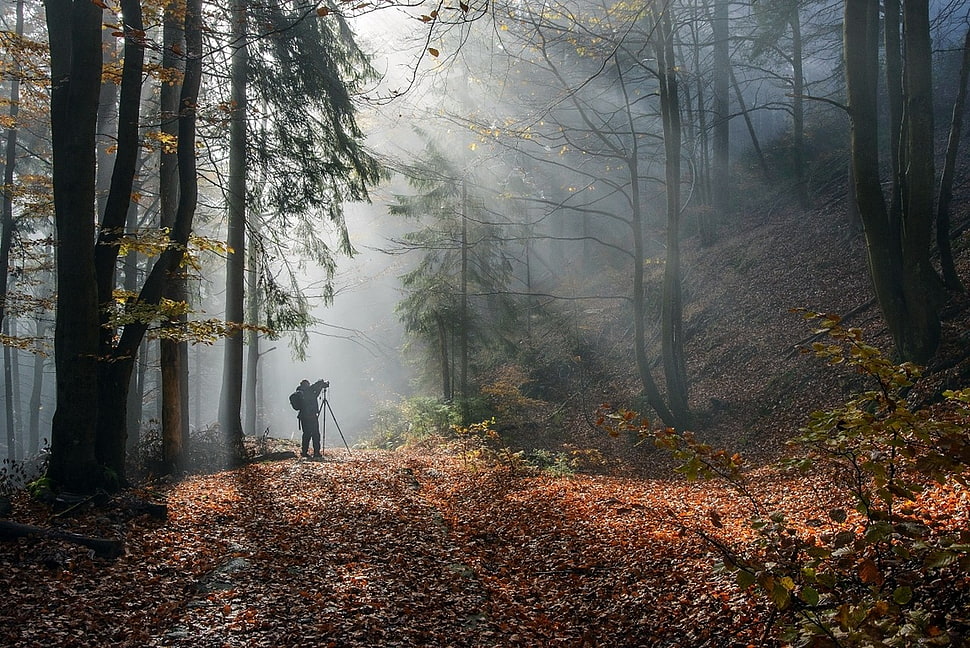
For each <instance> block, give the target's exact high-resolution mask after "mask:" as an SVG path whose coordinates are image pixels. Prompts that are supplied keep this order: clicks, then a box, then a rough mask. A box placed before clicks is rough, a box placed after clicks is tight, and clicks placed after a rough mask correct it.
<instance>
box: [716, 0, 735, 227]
mask: <svg viewBox="0 0 970 648" xmlns="http://www.w3.org/2000/svg"><path fill="white" fill-rule="evenodd" d="M729 21H730V12H729V6H728V0H715V1H714V19H713V21H712V23H711V28H712V30H713V37H714V82H713V84H712V86H713V90H714V123H713V124H712V126H713V129H714V136H713V144H714V155H713V158H714V159H713V166H714V169H713V173H712V176H713V182H712V187H711V194H712V204H713V207H714V214H715V217H716V218H717V219H718V221H720V222H724V220H725V218H726V217H727V215H728V212H729V211H730V208H731V187H730V172H729V168H730V167H729V165H730V157H729V156H730V154H729V150H730V126H731V124H730V109H731V106H730V99H729V97H728V88H729V86H728V80H729V78H730V76H731V75H730V72H731V53H730V47H729V40H730V31H729Z"/></svg>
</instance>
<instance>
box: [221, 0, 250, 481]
mask: <svg viewBox="0 0 970 648" xmlns="http://www.w3.org/2000/svg"><path fill="white" fill-rule="evenodd" d="M248 3H249V0H233V3H232V16H231V21H232V48H233V50H232V66H231V67H232V69H231V73H230V84H231V93H230V101H229V103H230V110H231V113H230V116H229V178H228V182H227V196H226V198H227V201H226V202H227V208H228V209H227V220H228V241H227V242H228V244H229V250H228V252H227V254H226V322H227V323H229V325H230V326H232V327H233V328H232V330H231V331H230V333H229V334H228V335H226V339H225V346H224V356H225V357H224V361H223V368H222V395H221V397H220V398H219V425H220V427H221V428H222V434H223V436H224V438H225V444H226V451H227V453H228V458H229V460H230V461H233V462H239V461H242V459H243V458H244V449H243V428H242V418H241V409H242V382H243V329H242V323H243V321H244V318H245V311H244V305H245V296H244V295H245V281H246V280H245V277H246V185H247V182H246V180H247V177H246V176H247V168H248V165H247V124H246V119H247V96H246V93H247V88H248V86H249V81H248V79H249V69H248V68H249V44H248V42H247V41H248V38H249V34H248V30H247V21H248V9H247V5H248Z"/></svg>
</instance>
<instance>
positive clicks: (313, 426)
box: [296, 379, 330, 457]
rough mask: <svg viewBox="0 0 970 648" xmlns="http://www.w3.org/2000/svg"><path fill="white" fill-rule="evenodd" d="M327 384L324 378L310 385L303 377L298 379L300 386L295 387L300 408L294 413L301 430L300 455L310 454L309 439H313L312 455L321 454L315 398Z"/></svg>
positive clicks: (318, 455) (306, 455)
mask: <svg viewBox="0 0 970 648" xmlns="http://www.w3.org/2000/svg"><path fill="white" fill-rule="evenodd" d="M329 386H330V383H328V382H327V381H326V380H318V381H317V382H315V383H313V384H312V385H311V384H310V381H309V380H306V379H304V380H301V381H300V386H299V387H297V388H296V391H297V393H299V394H300V397H301V401H302V402H301V404H300V410H299V412H298V413H297V415H296V418H297V421H299V424H300V429H301V430H303V446H302V452H301V453H300V456H302V457H309V456H310V455H309V454H308V450H309V449H310V442H311V441H313V456H314V457H321V456H322V455H321V454H320V419H319V418H318V416H319V413H320V410H319V409H317V399H318V398H319V397H320V392H321V391H322V390H324V389H326V388H327V387H329Z"/></svg>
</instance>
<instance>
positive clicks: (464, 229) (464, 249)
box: [459, 179, 471, 425]
mask: <svg viewBox="0 0 970 648" xmlns="http://www.w3.org/2000/svg"><path fill="white" fill-rule="evenodd" d="M460 317H461V326H460V329H459V342H460V345H461V346H460V352H461V377H460V381H461V382H460V383H459V385H460V388H459V395H460V396H461V424H462V425H468V424H469V423H470V422H471V421H469V420H468V331H469V326H468V181H467V180H465V179H462V181H461V315H460Z"/></svg>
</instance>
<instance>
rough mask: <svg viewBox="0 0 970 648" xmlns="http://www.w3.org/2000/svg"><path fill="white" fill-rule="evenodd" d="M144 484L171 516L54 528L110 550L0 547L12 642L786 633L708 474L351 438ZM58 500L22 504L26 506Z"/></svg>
mask: <svg viewBox="0 0 970 648" xmlns="http://www.w3.org/2000/svg"><path fill="white" fill-rule="evenodd" d="M755 483H757V484H758V487H759V489H760V492H759V493H757V496H758V497H759V498H764V499H766V500H768V501H769V502H770V503H775V504H778V505H780V506H784V507H785V508H787V509H788V510H794V511H796V512H797V513H796V516H798V515H800V516H803V517H804V518H805V519H808V518H810V517H812V516H814V515H817V514H818V512H819V511H823V510H825V508H826V507H827V506H830V505H832V503H831V502H824V501H820V500H819V499H818V497H817V495H816V493H817V492H822V491H824V490H826V489H824V488H822V487H823V486H824V484H821V483H814V484H813V483H810V482H798V483H795V482H792V481H790V480H789V479H786V478H783V477H781V476H778V475H773V474H771V473H768V472H766V473H765V474H764V475H763V477H762V478H759V479H756V480H755ZM965 495H966V494H965V493H964V494H963V496H964V497H965ZM147 496H152V497H161V496H164V497H165V498H166V500H167V503H168V507H169V514H168V519H167V520H166V521H159V520H154V519H152V518H151V517H149V516H147V515H134V516H133V515H132V514H130V513H125V509H124V508H123V507H119V508H117V509H112V508H111V507H107V508H91V509H90V510H88V511H81V512H79V513H78V514H76V515H73V516H70V517H68V518H66V519H64V520H63V521H61V522H60V524H62V525H63V526H64V527H65V528H69V529H71V530H73V531H77V532H85V533H88V534H91V535H100V536H106V537H113V536H121V537H123V539H124V541H125V544H126V551H125V553H124V555H122V556H121V557H120V558H118V559H116V560H113V561H108V560H102V559H98V558H93V557H91V556H90V555H89V554H88V553H87V550H85V549H83V548H81V547H77V546H75V545H70V544H65V543H63V542H59V541H53V540H40V539H35V538H31V539H22V540H19V541H17V542H15V543H11V542H4V543H0V582H2V583H3V587H4V594H3V596H0V645H4V646H45V647H46V646H99V647H103V646H185V647H188V646H192V647H222V646H315V647H316V646H337V647H342V646H347V647H350V646H573V647H580V646H669V647H674V646H683V647H688V646H690V647H704V646H712V647H713V646H718V647H733V646H742V647H743V646H759V647H761V646H771V645H774V642H773V641H772V640H771V639H770V638H769V636H768V631H767V630H766V627H767V626H766V621H767V620H768V618H769V617H770V612H769V611H768V610H766V609H762V608H759V607H758V606H757V605H753V604H752V603H751V602H750V601H749V599H748V598H747V597H746V596H745V595H744V594H742V593H739V592H738V591H737V589H736V588H735V587H734V586H733V581H732V578H731V577H730V576H729V575H721V574H718V573H716V572H715V571H714V570H713V569H712V566H713V565H714V564H715V563H716V562H717V561H718V559H719V557H718V555H717V553H716V551H715V550H714V548H713V546H712V545H711V544H710V543H708V542H706V541H704V540H703V539H702V537H701V535H699V534H698V532H700V533H702V534H705V535H708V536H710V537H712V538H720V539H722V540H729V541H733V542H738V541H742V540H743V539H744V538H745V537H746V524H745V522H746V520H745V517H746V516H747V509H746V507H745V506H744V503H743V502H742V501H740V500H738V499H737V497H736V495H735V494H734V493H732V492H729V491H727V490H722V489H719V488H717V487H714V486H712V485H711V484H704V485H703V486H699V485H689V484H686V483H684V482H679V481H663V480H645V479H634V478H615V477H606V476H574V477H571V478H562V477H559V478H556V477H551V476H535V475H532V476H529V475H514V474H510V473H509V472H507V471H504V470H495V471H493V470H470V469H469V467H468V466H465V465H463V464H462V462H461V461H460V460H459V459H456V458H454V457H445V456H436V457H430V456H426V455H413V454H411V455H409V454H403V453H383V452H376V451H371V452H362V451H354V452H353V453H342V454H341V453H333V454H329V455H328V457H327V459H326V460H324V461H320V462H311V461H297V460H292V459H291V460H284V461H276V462H266V463H256V464H252V465H248V466H246V467H243V468H240V469H237V470H234V471H226V472H221V473H217V474H213V475H202V476H195V477H191V478H188V479H187V480H185V481H183V482H181V483H178V484H175V485H172V486H169V487H165V488H161V487H160V489H159V491H157V492H155V493H148V494H147ZM965 505H966V502H964V509H963V510H964V512H965V511H966V506H965ZM49 515H50V512H49V510H48V509H46V508H45V507H42V506H40V505H39V504H36V503H34V502H31V501H28V500H27V499H26V498H21V499H19V500H17V501H15V507H14V513H13V518H14V519H16V520H17V521H20V522H32V523H38V524H47V523H49Z"/></svg>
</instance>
